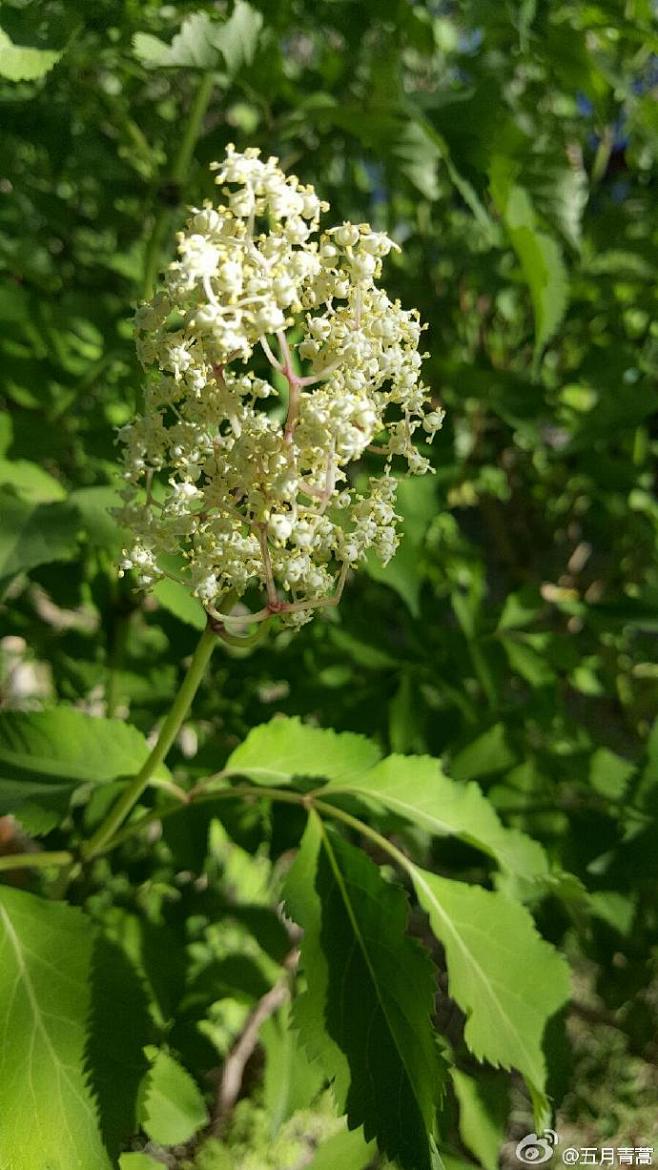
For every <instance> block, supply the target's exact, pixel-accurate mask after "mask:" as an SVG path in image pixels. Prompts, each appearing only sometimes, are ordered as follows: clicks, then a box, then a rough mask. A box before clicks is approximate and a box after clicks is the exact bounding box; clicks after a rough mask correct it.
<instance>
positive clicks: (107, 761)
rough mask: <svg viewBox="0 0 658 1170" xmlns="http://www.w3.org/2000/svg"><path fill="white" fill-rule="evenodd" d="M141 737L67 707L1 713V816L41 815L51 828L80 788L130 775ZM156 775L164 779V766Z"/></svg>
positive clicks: (141, 749)
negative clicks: (36, 811) (13, 814)
mask: <svg viewBox="0 0 658 1170" xmlns="http://www.w3.org/2000/svg"><path fill="white" fill-rule="evenodd" d="M148 753H149V748H148V744H147V743H146V740H145V739H144V737H143V735H142V734H141V733H140V732H139V731H138V730H137V729H136V728H135V727H131V726H130V725H129V724H127V723H123V722H122V721H121V720H119V719H98V718H94V717H92V716H90V715H84V714H83V713H82V712H81V711H76V710H74V709H73V708H72V707H55V708H53V709H52V710H49V711H34V712H32V711H30V712H25V711H3V712H0V812H1V813H2V814H5V813H10V812H11V813H15V814H16V815H17V816H18V817H19V818H20V819H23V818H24V816H28V815H32V814H33V813H34V811H35V810H38V811H39V813H41V814H42V815H45V822H44V824H43V825H42V826H40V831H44V829H46V828H50V827H52V825H53V824H56V823H57V821H58V819H59V817H60V816H61V815H62V814H63V813H64V812H65V811H66V809H67V808H68V804H69V800H70V798H71V794H72V793H73V792H74V791H75V789H76V788H79V787H80V785H81V784H104V783H107V782H108V781H109V780H115V779H116V778H117V777H119V776H132V775H134V774H135V772H137V771H138V770H139V768H140V767H141V765H142V764H143V763H144V761H145V759H146V757H147V756H148ZM158 775H159V776H161V777H162V776H165V777H166V776H169V772H168V770H167V769H166V768H165V766H164V765H162V766H161V769H160V770H159V773H158Z"/></svg>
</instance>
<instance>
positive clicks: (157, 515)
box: [119, 147, 443, 627]
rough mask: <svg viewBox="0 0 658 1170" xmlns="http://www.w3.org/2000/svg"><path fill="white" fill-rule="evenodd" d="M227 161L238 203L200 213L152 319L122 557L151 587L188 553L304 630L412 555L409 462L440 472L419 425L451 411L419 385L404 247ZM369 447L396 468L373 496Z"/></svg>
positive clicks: (276, 172) (223, 586) (220, 179)
mask: <svg viewBox="0 0 658 1170" xmlns="http://www.w3.org/2000/svg"><path fill="white" fill-rule="evenodd" d="M213 169H214V170H216V171H217V176H216V181H217V183H218V185H219V186H220V187H221V189H222V193H223V196H224V202H223V203H221V204H220V205H219V206H218V207H213V206H212V205H211V204H210V203H207V204H205V205H204V207H202V208H196V209H193V210H192V213H191V216H190V219H189V221H188V224H187V226H186V228H185V230H184V231H183V232H181V233H180V234H179V236H178V253H179V258H178V260H176V261H175V262H174V263H173V264H172V265H171V266H170V268H169V271H168V273H167V274H166V277H165V280H164V284H163V287H162V288H161V289H160V290H159V291H158V292H157V293H156V295H155V296H154V298H153V300H152V301H151V302H150V303H149V304H147V305H143V306H141V307H140V308H139V310H138V311H137V315H136V319H135V325H136V332H137V347H138V354H139V357H140V360H141V362H142V364H143V365H144V367H145V369H146V370H147V373H148V380H147V385H146V388H145V394H144V401H145V410H144V413H143V415H141V416H139V417H137V418H136V419H135V420H134V421H133V422H132V423H131V424H129V425H128V426H125V427H122V428H121V432H120V436H119V437H120V439H121V441H122V442H123V443H124V478H125V483H126V488H125V491H124V493H123V495H124V500H125V504H124V507H123V510H122V519H123V521H124V523H125V524H126V526H127V527H129V528H130V529H131V530H132V532H133V533H134V542H133V545H132V547H131V548H130V549H128V550H126V552H125V553H124V557H123V562H122V564H123V568H124V569H129V568H130V569H133V570H134V571H135V572H136V574H137V576H138V578H139V580H140V583H141V584H142V586H144V587H145V588H149V587H151V586H152V585H153V584H154V583H155V582H156V581H157V580H158V579H159V578H160V577H161V576H162V575H163V574H165V573H166V572H167V571H168V570H167V569H166V568H165V567H164V566H165V565H166V564H167V563H168V562H167V559H166V558H169V559H170V558H171V557H172V556H176V555H177V556H178V559H179V562H180V564H181V566H182V568H181V572H182V573H183V575H184V576H185V577H186V579H187V580H188V581H189V584H190V588H191V590H192V591H193V592H194V593H195V594H196V596H197V597H198V598H199V599H200V600H201V602H202V603H203V605H204V606H206V608H207V609H208V610H209V612H210V613H211V614H221V613H222V612H223V610H222V598H223V597H224V596H225V595H226V594H228V593H229V592H230V593H231V594H233V595H236V594H237V595H238V596H240V597H241V596H242V595H243V594H245V593H246V592H247V590H249V591H250V593H251V594H253V591H256V592H259V593H260V594H261V597H262V602H261V606H260V609H259V608H258V606H256V607H255V608H256V610H257V612H256V613H255V614H254V615H253V616H254V619H255V620H261V619H263V618H265V617H269V616H270V615H271V614H278V615H279V616H280V617H281V619H282V620H283V621H284V622H286V623H287V624H289V625H291V626H294V627H298V626H300V625H302V624H304V622H305V621H307V620H308V619H309V617H310V616H311V615H312V613H313V611H314V609H315V608H316V607H317V606H320V605H327V604H331V603H334V602H335V601H337V600H338V598H339V596H340V593H341V591H342V587H343V585H344V583H345V578H346V575H347V572H348V569H350V568H353V567H354V566H356V565H357V564H358V563H359V562H360V561H362V560H363V558H364V557H365V555H366V553H367V552H368V550H369V549H373V550H374V552H375V553H376V555H377V556H379V557H380V558H381V559H382V560H383V561H386V560H388V559H390V557H391V556H393V554H394V552H395V549H396V547H397V542H398V536H397V531H396V524H397V520H398V518H397V516H396V514H395V489H396V479H395V477H394V476H393V475H392V474H391V465H392V461H393V459H394V458H396V459H397V458H402V459H403V460H404V461H406V464H407V468H408V470H409V471H410V472H412V473H414V474H422V473H424V472H425V471H427V470H428V469H429V467H430V465H429V462H428V460H427V459H426V458H425V457H424V456H423V455H422V454H421V453H420V452H419V451H418V450H417V448H416V446H415V445H414V436H415V434H416V432H418V433H419V435H423V436H425V441H426V442H431V440H432V438H433V437H434V434H435V433H436V431H437V430H438V428H439V427H440V426H441V423H442V421H443V412H442V410H441V409H440V408H437V407H436V406H434V405H433V403H432V400H431V397H430V394H429V391H428V389H427V387H426V386H425V385H424V384H423V383H422V381H421V380H420V368H421V364H422V357H421V354H420V353H419V351H418V346H419V343H420V339H421V334H422V326H421V323H420V320H419V318H418V314H417V312H416V311H415V310H405V309H403V308H402V307H401V305H400V303H399V301H391V300H390V299H389V297H388V296H387V294H386V292H385V291H384V289H382V288H380V287H378V285H377V280H378V279H379V274H380V269H381V263H382V258H384V257H385V256H386V255H387V254H388V252H389V251H390V250H391V248H392V247H396V246H397V245H394V244H393V241H392V240H390V239H389V237H388V236H387V235H386V234H385V233H383V232H375V231H373V230H372V229H371V228H370V226H369V225H368V224H351V223H343V224H341V225H339V226H337V227H335V228H330V229H329V230H328V231H324V232H322V231H321V230H320V223H319V221H320V216H321V214H322V213H323V212H325V211H327V210H328V205H327V204H326V203H323V202H322V201H321V200H320V199H319V198H318V197H317V195H316V194H315V192H314V190H313V188H311V187H304V186H302V185H301V184H300V182H299V180H298V179H297V178H295V177H294V176H286V175H285V174H284V173H283V172H282V171H281V170H280V168H279V166H278V161H277V159H275V158H268V159H262V158H261V157H260V154H259V152H258V151H257V150H247V151H245V152H244V153H243V154H240V153H238V152H237V151H236V150H235V149H234V148H233V147H229V148H228V150H227V154H226V157H225V159H224V160H223V162H222V163H218V164H216V165H215V166H214V168H213ZM265 225H267V226H265ZM293 338H294V342H293ZM272 367H274V369H273V368H272ZM282 379H283V383H284V384H287V395H285V398H284V402H283V403H281V402H280V395H279V390H278V389H277V387H280V386H281V381H282ZM389 408H390V409H389ZM368 449H373V450H374V451H376V452H379V453H380V455H381V456H383V465H382V472H381V474H379V475H377V476H373V477H371V478H370V479H369V481H368V484H367V488H366V489H365V490H362V491H360V490H358V489H357V488H356V487H355V486H353V483H352V479H348V476H347V468H348V466H349V464H350V463H353V462H354V461H355V460H359V459H360V458H361V457H362V456H363V455H364V453H365V452H366V450H368ZM155 480H157V490H155V487H154V481H155ZM144 489H146V490H144ZM169 563H170V560H169ZM229 604H230V603H229ZM234 620H235V621H239V620H242V621H247V620H250V618H249V615H247V618H240V619H238V618H237V617H235V618H234Z"/></svg>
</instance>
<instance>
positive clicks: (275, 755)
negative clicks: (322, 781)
mask: <svg viewBox="0 0 658 1170" xmlns="http://www.w3.org/2000/svg"><path fill="white" fill-rule="evenodd" d="M379 757H380V752H379V750H378V749H377V747H376V746H375V744H374V743H372V742H371V741H370V740H369V739H366V738H365V737H364V736H362V735H353V734H351V733H350V732H343V733H342V734H337V733H336V732H335V731H326V730H325V729H324V728H320V727H309V726H308V724H305V723H302V722H301V720H300V719H296V718H295V719H280V718H275V719H272V720H271V721H270V722H269V723H263V724H262V725H261V726H260V727H255V728H254V729H253V731H250V732H249V735H248V736H247V738H246V739H245V740H244V742H243V743H241V744H240V746H239V747H237V748H236V749H235V751H234V752H233V753H232V754H231V755H230V756H229V758H228V760H227V763H226V769H225V771H226V772H232V773H236V774H239V775H241V776H248V777H249V778H250V779H252V780H254V781H256V783H257V784H270V785H277V784H290V783H291V782H292V780H293V778H294V777H295V776H309V777H327V778H328V779H331V780H337V781H338V780H342V781H347V780H349V779H350V778H351V777H355V776H359V775H360V773H361V772H363V771H365V770H366V769H367V768H371V767H372V766H373V764H375V763H376V762H377V760H378V759H379Z"/></svg>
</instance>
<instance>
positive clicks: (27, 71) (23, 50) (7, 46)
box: [0, 28, 62, 81]
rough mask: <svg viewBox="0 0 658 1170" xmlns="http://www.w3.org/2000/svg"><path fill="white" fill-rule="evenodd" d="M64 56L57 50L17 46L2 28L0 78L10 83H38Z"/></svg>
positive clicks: (0, 38) (0, 31)
mask: <svg viewBox="0 0 658 1170" xmlns="http://www.w3.org/2000/svg"><path fill="white" fill-rule="evenodd" d="M61 56H62V54H61V52H57V51H56V50H55V49H33V48H31V47H29V46H27V45H15V44H14V43H13V42H12V41H11V40H10V38H9V37H8V36H7V33H6V32H5V31H4V30H3V29H1V28H0V77H6V78H7V80H8V81H38V79H39V78H40V77H45V75H46V73H49V72H50V70H51V69H52V67H53V65H56V64H57V62H58V61H59V59H60V57H61Z"/></svg>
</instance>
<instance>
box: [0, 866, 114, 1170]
mask: <svg viewBox="0 0 658 1170" xmlns="http://www.w3.org/2000/svg"><path fill="white" fill-rule="evenodd" d="M92 943H93V936H92V932H91V929H90V924H89V922H88V921H87V920H86V919H85V917H84V915H83V914H82V912H81V911H80V910H77V909H73V908H71V907H68V906H63V905H61V904H60V903H58V902H45V901H42V900H41V899H40V898H35V897H33V896H32V895H31V894H25V893H23V892H21V891H18V890H13V889H9V888H8V887H1V888H0V1030H1V1031H2V1035H3V1043H2V1046H1V1048H0V1163H2V1165H5V1166H11V1170H35V1167H46V1166H47V1167H48V1170H90V1167H92V1166H93V1167H94V1170H109V1166H110V1163H109V1159H108V1157H107V1154H106V1152H105V1150H104V1149H103V1145H102V1142H101V1137H100V1131H99V1126H98V1121H97V1117H96V1109H95V1106H94V1102H93V1099H92V1096H91V1093H90V1090H89V1087H88V1084H87V1075H86V1073H85V1068H84V1062H85V1041H86V1032H87V1014H88V1010H89V974H90V965H91V954H92Z"/></svg>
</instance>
